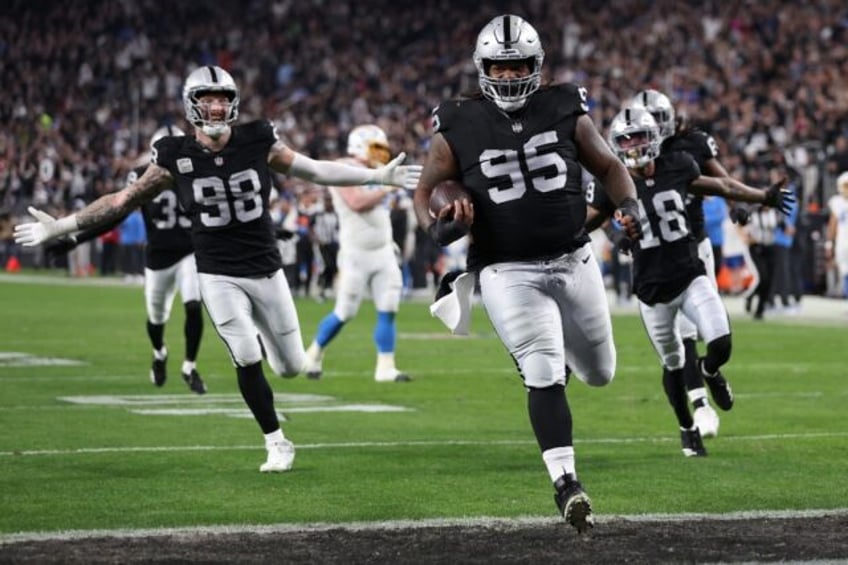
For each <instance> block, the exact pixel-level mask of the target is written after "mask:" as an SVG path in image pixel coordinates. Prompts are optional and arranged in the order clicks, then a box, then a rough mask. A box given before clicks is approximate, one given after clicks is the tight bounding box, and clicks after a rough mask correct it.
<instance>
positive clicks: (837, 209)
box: [827, 194, 848, 249]
mask: <svg viewBox="0 0 848 565" xmlns="http://www.w3.org/2000/svg"><path fill="white" fill-rule="evenodd" d="M827 207H828V209H829V210H830V213H831V214H833V215H834V216H836V247H837V248H839V249H848V198H845V197H843V196H842V195H841V194H837V195H835V196H832V197H831V198H830V200H829V201H828V203H827Z"/></svg>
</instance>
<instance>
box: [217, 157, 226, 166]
mask: <svg viewBox="0 0 848 565" xmlns="http://www.w3.org/2000/svg"><path fill="white" fill-rule="evenodd" d="M215 164H216V165H218V166H219V167H220V166H221V165H223V164H224V158H223V157H215Z"/></svg>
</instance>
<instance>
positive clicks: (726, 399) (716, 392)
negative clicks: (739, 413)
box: [698, 357, 733, 411]
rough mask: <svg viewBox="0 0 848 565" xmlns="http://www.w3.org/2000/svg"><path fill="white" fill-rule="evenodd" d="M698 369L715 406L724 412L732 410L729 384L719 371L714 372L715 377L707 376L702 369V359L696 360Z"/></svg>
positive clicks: (731, 394)
mask: <svg viewBox="0 0 848 565" xmlns="http://www.w3.org/2000/svg"><path fill="white" fill-rule="evenodd" d="M698 367H699V369H700V371H701V374H702V375H703V376H704V382H705V383H706V384H707V388H709V389H710V395H711V396H712V397H713V402H715V403H716V406H718V407H719V408H721V409H722V410H724V411H727V410H730V409H731V408H733V390H731V388H730V383H728V382H727V379H725V378H724V375H722V374H721V371H716V372H715V375H709V374H707V371H706V369H704V358H703V357H701V359H699V360H698Z"/></svg>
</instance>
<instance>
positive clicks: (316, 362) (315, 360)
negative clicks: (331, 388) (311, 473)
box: [303, 342, 324, 380]
mask: <svg viewBox="0 0 848 565" xmlns="http://www.w3.org/2000/svg"><path fill="white" fill-rule="evenodd" d="M323 359H324V352H323V351H322V350H321V348H320V347H318V345H317V344H316V343H315V342H312V345H310V346H309V349H307V350H306V362H305V363H304V364H303V372H304V373H306V378H307V379H313V380H318V379H320V378H321V374H322V373H323V371H322V370H321V361H323Z"/></svg>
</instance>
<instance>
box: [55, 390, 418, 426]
mask: <svg viewBox="0 0 848 565" xmlns="http://www.w3.org/2000/svg"><path fill="white" fill-rule="evenodd" d="M58 400H61V401H62V402H67V403H70V404H76V405H83V406H106V407H122V408H126V409H127V410H128V411H129V412H130V413H131V414H139V415H142V416H226V417H229V418H253V413H252V412H251V411H250V410H249V409H248V408H246V407H245V405H244V400H243V399H242V397H241V396H240V395H238V394H204V395H203V396H196V395H186V394H123V395H113V394H99V395H83V396H60V397H58ZM274 404H275V406H276V408H277V410H278V411H279V413H278V416H279V417H280V419H281V420H283V421H286V420H287V418H286V414H294V413H301V414H305V413H315V412H360V413H368V414H376V413H381V412H414V409H413V408H407V407H405V406H393V405H390V404H352V403H339V402H338V400H337V399H336V398H335V397H333V396H329V395H325V394H299V393H279V394H276V395H274Z"/></svg>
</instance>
